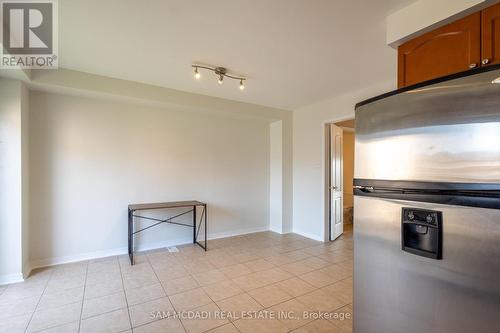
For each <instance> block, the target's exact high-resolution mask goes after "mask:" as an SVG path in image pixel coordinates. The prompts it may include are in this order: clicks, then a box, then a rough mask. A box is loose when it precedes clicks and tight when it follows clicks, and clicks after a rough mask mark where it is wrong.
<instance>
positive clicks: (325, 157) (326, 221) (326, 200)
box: [321, 114, 354, 242]
mask: <svg viewBox="0 0 500 333" xmlns="http://www.w3.org/2000/svg"><path fill="white" fill-rule="evenodd" d="M350 119H354V114H352V115H343V116H339V117H336V118H331V119H328V120H325V121H323V122H322V124H321V127H322V133H323V142H322V145H321V149H322V151H323V154H322V161H321V167H322V169H323V172H322V177H323V179H322V182H323V227H324V229H323V230H324V231H323V235H324V237H323V241H324V242H330V193H329V191H330V189H329V188H328V179H329V177H330V175H329V172H330V167H329V165H328V162H329V154H330V152H329V149H328V148H329V146H330V143H329V142H328V140H329V125H330V124H334V123H338V122H340V121H344V120H350ZM343 195H344V194H343V193H342V196H343ZM342 213H343V212H342Z"/></svg>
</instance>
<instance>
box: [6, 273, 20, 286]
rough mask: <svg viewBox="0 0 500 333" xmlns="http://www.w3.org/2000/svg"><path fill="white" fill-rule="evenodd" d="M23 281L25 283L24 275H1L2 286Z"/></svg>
mask: <svg viewBox="0 0 500 333" xmlns="http://www.w3.org/2000/svg"><path fill="white" fill-rule="evenodd" d="M23 281H24V278H23V273H14V274H4V275H0V285H2V284H10V283H17V282H23Z"/></svg>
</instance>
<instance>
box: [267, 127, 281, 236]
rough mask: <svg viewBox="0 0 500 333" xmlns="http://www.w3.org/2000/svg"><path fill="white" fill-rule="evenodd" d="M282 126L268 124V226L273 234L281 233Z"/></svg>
mask: <svg viewBox="0 0 500 333" xmlns="http://www.w3.org/2000/svg"><path fill="white" fill-rule="evenodd" d="M282 127H283V124H282V121H275V122H272V123H271V124H270V145H269V147H270V148H269V149H270V152H269V153H270V161H269V170H270V184H269V226H270V229H271V230H272V231H274V232H279V233H283V134H282V132H283V130H282Z"/></svg>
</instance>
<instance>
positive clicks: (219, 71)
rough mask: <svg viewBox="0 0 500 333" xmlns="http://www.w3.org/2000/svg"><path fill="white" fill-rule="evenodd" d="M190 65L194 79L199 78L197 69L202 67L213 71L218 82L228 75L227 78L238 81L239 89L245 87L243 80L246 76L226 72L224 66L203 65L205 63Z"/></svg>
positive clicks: (221, 81)
mask: <svg viewBox="0 0 500 333" xmlns="http://www.w3.org/2000/svg"><path fill="white" fill-rule="evenodd" d="M191 67H193V68H194V77H195V78H196V79H199V78H200V77H201V74H200V72H199V69H200V68H203V69H207V70H209V71H212V72H214V73H215V75H217V82H218V83H219V84H222V83H223V81H224V78H225V77H228V78H230V79H233V80H239V81H240V90H244V89H245V84H244V81H245V80H246V78H244V77H241V76H235V75H231V74H228V73H227V69H226V68H224V67H209V66H205V65H191Z"/></svg>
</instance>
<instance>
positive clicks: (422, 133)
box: [355, 70, 500, 183]
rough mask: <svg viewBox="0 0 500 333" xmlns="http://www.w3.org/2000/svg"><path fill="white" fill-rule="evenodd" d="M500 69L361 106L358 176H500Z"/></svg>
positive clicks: (476, 179)
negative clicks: (498, 82) (496, 82)
mask: <svg viewBox="0 0 500 333" xmlns="http://www.w3.org/2000/svg"><path fill="white" fill-rule="evenodd" d="M495 77H500V70H497V71H491V72H486V73H481V74H476V75H472V76H469V77H465V78H460V79H456V80H450V81H446V82H442V83H439V84H435V85H431V86H427V87H424V88H421V89H417V90H411V91H407V92H404V93H400V94H397V95H393V96H390V97H387V98H383V99H380V100H376V101H374V102H370V103H368V104H363V105H361V106H358V107H357V108H356V149H355V159H356V162H355V178H360V179H381V180H406V181H440V182H467V183H494V182H497V183H498V182H500V84H492V79H493V78H495Z"/></svg>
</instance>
